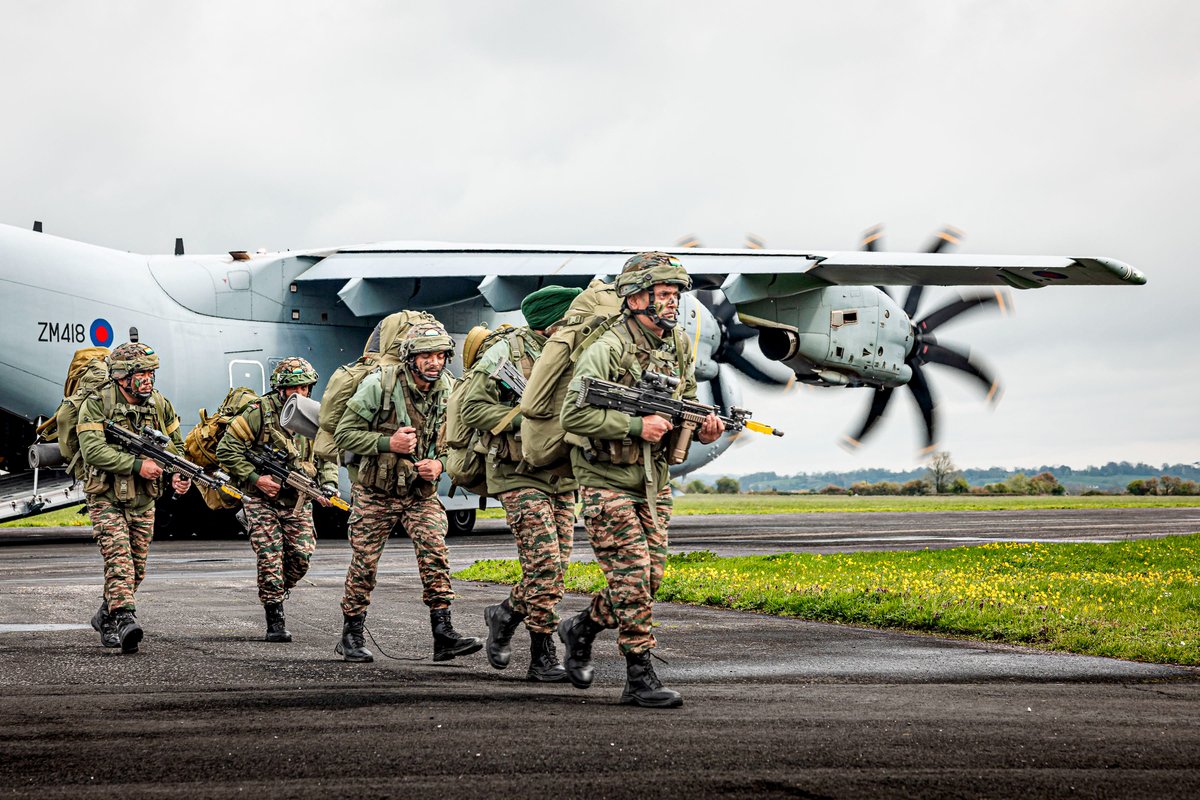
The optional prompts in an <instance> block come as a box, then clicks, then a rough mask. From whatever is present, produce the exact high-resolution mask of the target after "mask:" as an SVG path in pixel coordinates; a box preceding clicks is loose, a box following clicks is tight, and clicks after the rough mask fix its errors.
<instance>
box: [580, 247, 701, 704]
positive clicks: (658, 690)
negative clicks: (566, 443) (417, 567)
mask: <svg viewBox="0 0 1200 800" xmlns="http://www.w3.org/2000/svg"><path fill="white" fill-rule="evenodd" d="M690 287H691V279H690V278H689V277H688V274H687V272H686V271H685V270H684V268H683V265H682V264H681V263H679V260H678V259H676V258H674V257H673V256H670V255H667V254H666V253H640V254H638V255H636V256H634V257H633V258H631V259H629V261H627V262H626V263H625V267H624V270H623V271H622V273H621V274H620V275H619V276H617V280H616V289H617V295H618V296H620V297H621V298H623V300H622V308H621V316H620V319H619V321H618V322H617V323H616V324H614V325H613V327H612V328H611V329H610V330H608V331H607V332H606V333H604V334H603V335H601V336H600V338H598V339H597V340H596V341H595V342H594V343H592V344H591V345H590V346H588V347H587V349H585V350H584V351H583V353H582V354H581V355H580V357H579V360H578V362H577V363H576V366H575V372H574V376H573V377H572V379H571V384H570V387H569V389H568V391H567V397H566V401H565V402H564V403H563V408H562V424H563V429H564V430H565V431H567V433H568V434H575V435H576V436H578V437H583V438H584V439H585V440H586V442H587V446H586V447H580V446H576V447H572V451H571V465H572V467H573V468H574V470H575V478H576V479H577V480H578V481H579V483H580V487H581V489H580V492H581V494H582V495H583V520H584V525H585V527H586V528H587V534H588V540H589V541H590V542H591V545H592V549H593V550H594V551H595V553H596V560H597V561H599V563H600V567H601V568H602V569H603V571H604V575H605V578H606V579H607V581H608V587H607V588H606V589H604V590H602V591H601V592H600V593H599V594H597V595H595V596H594V597H593V598H592V603H591V607H590V608H589V609H586V610H584V611H582V612H580V613H579V614H578V615H577V616H574V617H571V618H569V619H564V620H563V621H562V622H561V623H560V624H559V627H558V632H559V637H560V638H561V639H562V640H563V643H564V644H565V645H566V649H567V662H566V668H567V674H568V677H569V678H570V680H571V683H572V684H574V685H575V686H576V687H577V688H580V689H584V688H587V687H588V686H590V685H591V683H592V679H593V677H594V671H593V668H592V665H591V650H592V640H593V639H594V638H595V636H596V634H597V633H599V632H600V631H601V630H603V629H605V628H617V629H618V633H617V645H618V646H619V648H620V650H621V652H622V653H623V654H624V655H625V665H626V676H627V680H626V683H625V690H624V692H623V693H622V694H621V702H622V703H631V704H635V705H639V706H645V707H651V708H673V707H676V706H679V705H681V704H682V703H683V698H682V697H681V696H680V695H679V693H678V692H676V691H673V690H671V689H667V688H666V687H664V686H663V685H662V682H661V681H659V679H658V676H657V675H656V674H655V672H654V666H653V664H652V663H651V661H650V650H651V649H652V648H653V647H654V646H655V641H654V634H653V633H652V631H651V626H652V625H653V605H654V595H655V593H656V592H657V591H658V586H659V584H660V583H661V581H662V575H663V567H664V565H665V562H666V558H667V525H668V524H669V523H670V519H671V491H670V488H669V486H668V481H669V479H670V474H669V472H668V467H667V460H666V445H667V444H668V439H669V438H670V437H669V434H670V433H671V430H672V424H671V422H670V421H669V420H667V419H665V418H663V417H660V416H657V415H648V416H643V417H631V416H629V415H627V414H623V413H621V412H619V411H616V410H613V409H602V408H595V407H591V406H586V405H585V406H582V407H576V398H577V397H578V395H579V388H580V381H581V379H583V378H585V377H595V378H600V379H602V380H608V381H614V382H617V383H623V384H626V385H633V384H634V383H636V382H637V381H638V380H639V379H640V378H641V375H642V373H643V372H644V371H646V370H652V371H655V372H659V373H662V374H666V375H672V376H675V377H678V378H680V379H681V380H680V383H679V391H680V392H681V396H682V397H684V398H687V399H695V397H696V377H695V365H694V363H693V360H692V356H691V353H690V349H689V347H688V341H687V338H686V337H684V336H682V335H681V334H680V332H679V331H678V330H676V323H677V315H678V310H679V297H680V292H682V291H686V290H687V289H688V288H690ZM723 430H724V426H723V425H722V423H721V421H720V419H718V418H717V416H716V415H715V414H710V415H709V416H708V417H707V418H706V419H705V420H704V422H703V423H702V424H701V426H700V429H699V431H698V432H697V438H698V439H699V440H700V441H701V442H705V443H707V442H712V441H715V440H716V439H717V438H718V437H719V436H720V435H721V432H722V431H723Z"/></svg>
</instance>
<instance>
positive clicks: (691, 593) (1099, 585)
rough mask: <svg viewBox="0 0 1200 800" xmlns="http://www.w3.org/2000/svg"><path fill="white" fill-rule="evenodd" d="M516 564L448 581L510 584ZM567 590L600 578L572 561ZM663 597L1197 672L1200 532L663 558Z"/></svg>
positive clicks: (478, 566) (481, 566) (480, 566)
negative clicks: (1107, 540)
mask: <svg viewBox="0 0 1200 800" xmlns="http://www.w3.org/2000/svg"><path fill="white" fill-rule="evenodd" d="M519 571H520V567H519V565H518V564H517V562H516V561H480V562H476V563H475V564H474V565H472V566H471V567H468V568H467V569H465V570H463V571H461V572H459V573H457V574H456V576H455V577H458V578H463V579H466V580H482V581H494V582H499V583H512V582H514V581H515V580H516V578H517V577H518V575H519ZM566 583H567V588H568V590H570V591H575V592H584V593H590V592H594V591H596V590H598V589H599V588H600V587H601V586H602V585H603V583H604V577H603V574H602V573H601V571H600V568H599V567H598V566H597V565H596V564H595V563H593V562H586V563H579V564H572V565H571V566H570V568H569V570H568V574H567V579H566ZM658 599H659V600H664V601H673V602H679V603H690V604H694V605H705V606H715V607H718V608H730V609H736V610H740V611H757V612H761V613H764V614H774V615H778V616H787V617H798V618H801V619H809V620H819V621H824V622H838V623H845V624H851V625H867V626H873V627H879V628H889V629H899V630H906V631H919V632H926V633H932V634H937V635H943V636H955V637H964V638H970V639H979V640H983V641H991V642H1006V643H1010V644H1017V645H1026V646H1030V647H1037V648H1042V649H1047V650H1064V651H1069V652H1072V653H1083V654H1088V655H1098V656H1110V657H1115V658H1127V659H1133V660H1137V661H1148V662H1155V663H1162V664H1185V665H1192V666H1196V665H1200V534H1193V535H1190V536H1169V537H1165V538H1161V539H1139V540H1136V541H1131V542H1120V543H1113V544H1041V543H1031V544H1016V543H995V544H987V545H982V546H978V547H958V548H953V549H949V550H922V551H916V552H905V551H898V552H878V553H844V554H834V555H820V554H811V555H810V554H798V553H784V554H778V555H771V556H754V557H744V558H719V557H717V556H715V555H713V554H712V553H707V552H700V553H690V554H686V555H675V556H672V557H671V558H670V560H669V561H668V563H667V568H666V574H665V575H664V578H663V583H662V586H661V587H660V589H659V592H658Z"/></svg>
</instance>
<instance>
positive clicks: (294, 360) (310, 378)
mask: <svg viewBox="0 0 1200 800" xmlns="http://www.w3.org/2000/svg"><path fill="white" fill-rule="evenodd" d="M320 377H321V376H320V375H318V374H317V371H316V370H315V369H313V365H312V364H310V363H308V361H306V360H305V359H303V358H300V357H299V356H292V357H291V358H285V359H283V360H282V361H280V362H279V363H278V364H276V365H275V369H274V370H272V371H271V388H272V389H287V388H288V387H290V386H312V385H313V384H314V383H316V382H317V379H318V378H320Z"/></svg>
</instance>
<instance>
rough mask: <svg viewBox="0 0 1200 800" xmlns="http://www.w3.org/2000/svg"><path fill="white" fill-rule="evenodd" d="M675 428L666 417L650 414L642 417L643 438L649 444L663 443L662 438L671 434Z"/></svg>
mask: <svg viewBox="0 0 1200 800" xmlns="http://www.w3.org/2000/svg"><path fill="white" fill-rule="evenodd" d="M674 427H675V426H674V425H672V424H671V420H669V419H667V418H666V417H660V416H659V415H658V414H649V415H647V416H645V417H642V438H643V439H645V440H646V441H647V442H659V441H662V438H663V437H664V436H666V435H667V434H668V433H670V432H671V429H672V428H674Z"/></svg>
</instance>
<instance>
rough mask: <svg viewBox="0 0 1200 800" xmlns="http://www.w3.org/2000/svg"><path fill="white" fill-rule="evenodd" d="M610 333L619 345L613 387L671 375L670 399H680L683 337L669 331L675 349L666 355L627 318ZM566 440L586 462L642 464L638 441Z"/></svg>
mask: <svg viewBox="0 0 1200 800" xmlns="http://www.w3.org/2000/svg"><path fill="white" fill-rule="evenodd" d="M613 330H614V331H615V332H616V336H617V339H618V340H619V341H620V342H621V345H622V351H621V356H620V360H619V361H618V366H617V374H616V376H614V377H613V378H612V381H613V382H614V383H619V384H621V385H622V386H633V385H634V384H636V383H637V382H638V381H639V380H640V379H641V377H642V373H644V372H647V371H649V372H657V373H660V374H663V375H673V376H675V377H677V378H679V379H680V380H679V385H678V386H676V387H675V390H674V392H673V395H674V397H675V399H679V398H680V397H682V396H683V390H684V383H685V381H684V377H685V371H686V367H687V365H686V363H685V360H684V352H685V351H684V347H686V344H685V340H684V339H683V333H682V332H681V331H680V330H679V328H678V327H676V328H673V329H672V330H671V331H670V336H671V341H672V342H673V343H674V345H675V352H674V353H665V352H663V350H662V349H661V347H657V346H654V345H653V344H652V343H651V341H650V339H649V338H648V336H647V334H646V332H645V331H643V330H642V329H641V328H640V327H639V326H638V325H637V323H636V322H634V321H633V320H632V318H630V317H628V316H626V317H625V318H624V319H623V320H622V324H620V325H616V326H614V327H613ZM635 365H636V369H635ZM676 436H677V431H672V432H671V433H670V434H669V435H667V436H664V437H663V438H662V439H660V440H659V441H657V442H653V443H651V444H650V448H649V449H650V452H651V453H652V454H653V455H654V456H657V455H658V454H660V453H662V452H664V451H665V450H667V449H668V447H670V446H671V445H672V444H674V439H675V437H676ZM568 438H569V439H570V440H573V441H572V443H574V444H579V445H580V446H582V448H583V455H584V458H586V459H587V460H588V461H601V462H605V461H606V462H609V463H612V464H616V465H618V466H628V465H630V464H642V463H644V461H645V459H644V452H645V450H644V448H643V447H642V442H641V440H634V439H633V437H630V436H626V437H625V438H624V439H594V438H584V437H575V436H573V435H572V434H568ZM689 448H690V443H689ZM685 452H686V451H685ZM685 459H686V455H685Z"/></svg>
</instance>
